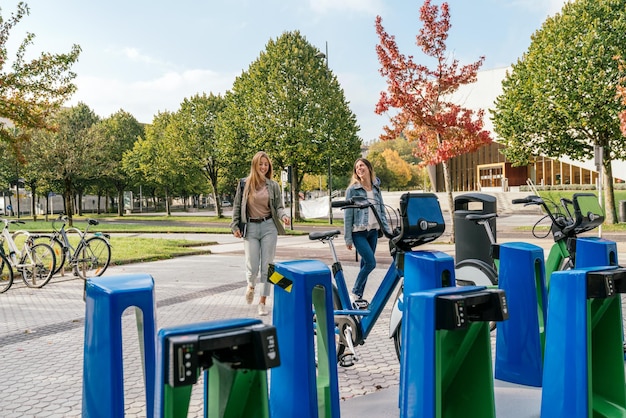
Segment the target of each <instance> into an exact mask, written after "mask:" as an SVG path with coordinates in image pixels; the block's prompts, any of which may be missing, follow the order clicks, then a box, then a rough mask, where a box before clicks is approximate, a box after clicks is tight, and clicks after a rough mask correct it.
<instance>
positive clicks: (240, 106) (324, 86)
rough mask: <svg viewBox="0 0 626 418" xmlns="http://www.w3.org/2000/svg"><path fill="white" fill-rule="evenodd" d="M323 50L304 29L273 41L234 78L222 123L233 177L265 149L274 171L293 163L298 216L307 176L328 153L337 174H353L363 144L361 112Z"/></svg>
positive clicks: (323, 168) (323, 164)
mask: <svg viewBox="0 0 626 418" xmlns="http://www.w3.org/2000/svg"><path fill="white" fill-rule="evenodd" d="M319 53H320V51H319V49H317V48H315V47H314V46H312V45H311V44H310V43H309V42H308V41H307V40H306V39H305V38H304V37H303V36H302V35H301V34H300V33H299V32H298V31H295V32H285V33H283V34H282V35H281V36H280V37H279V38H278V39H276V40H270V41H269V42H268V43H267V45H266V48H265V51H263V52H262V53H261V55H260V56H259V58H258V59H257V60H256V61H255V62H253V63H252V64H251V65H250V67H249V68H248V71H246V72H244V73H242V74H241V76H239V77H238V78H237V79H236V80H235V83H234V84H233V88H232V91H231V92H230V94H229V95H227V106H226V109H225V110H224V113H223V116H222V118H223V119H222V122H221V123H220V124H219V125H220V127H221V128H220V129H222V131H221V133H220V136H222V137H223V138H228V140H229V141H230V145H228V147H227V155H228V156H230V157H229V158H230V161H229V162H228V164H227V165H229V166H230V167H231V169H230V171H231V173H233V174H234V173H238V175H237V176H234V177H233V181H236V178H238V177H241V176H245V175H246V174H247V171H248V169H249V167H250V158H251V157H252V155H254V153H256V152H257V151H259V150H264V151H266V152H268V153H269V155H270V157H271V158H272V160H273V163H274V167H275V171H277V172H278V171H280V168H282V167H286V166H288V165H290V166H291V167H292V180H293V185H292V196H293V197H294V203H293V207H294V210H295V212H294V217H295V218H296V219H298V218H300V213H299V204H298V199H299V197H298V192H299V190H300V187H301V182H302V179H303V177H304V174H307V173H308V174H314V175H315V174H325V173H326V172H327V169H328V161H329V158H330V161H331V167H332V170H333V172H335V171H336V172H346V171H347V170H348V169H350V168H351V167H352V164H353V163H354V160H355V159H356V158H357V157H358V156H359V153H360V146H361V141H360V139H359V138H358V136H357V130H358V126H357V124H356V117H355V115H354V114H353V113H352V111H351V110H350V108H349V106H348V102H347V101H346V99H345V96H344V93H343V90H342V89H341V87H340V85H339V82H338V81H337V78H336V77H335V76H334V75H333V74H332V72H330V70H329V69H328V67H327V66H326V65H325V62H324V61H322V60H321V59H320V58H319ZM233 190H234V184H233Z"/></svg>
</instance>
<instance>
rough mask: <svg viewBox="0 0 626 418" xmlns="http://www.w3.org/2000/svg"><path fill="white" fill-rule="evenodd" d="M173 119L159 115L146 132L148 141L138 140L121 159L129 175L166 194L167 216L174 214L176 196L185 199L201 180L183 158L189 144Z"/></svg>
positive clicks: (164, 113)
mask: <svg viewBox="0 0 626 418" xmlns="http://www.w3.org/2000/svg"><path fill="white" fill-rule="evenodd" d="M174 117H175V116H174V114H173V113H171V112H161V113H159V114H158V115H156V116H155V117H154V119H153V121H152V124H151V125H148V126H146V128H145V138H140V139H139V140H137V141H136V142H135V144H134V145H133V149H132V150H129V151H127V152H126V153H124V157H123V159H122V165H123V167H124V169H125V170H127V172H128V173H129V174H130V175H132V176H134V178H136V179H140V181H142V182H146V183H147V184H149V185H153V186H155V187H156V188H158V189H159V190H161V191H162V192H163V194H164V195H165V211H166V212H167V215H168V216H169V215H171V214H172V210H171V200H172V197H173V196H174V195H175V193H176V192H178V193H179V195H180V196H184V195H186V194H188V193H189V190H193V189H194V188H196V187H199V183H198V182H197V181H196V180H197V178H198V176H200V173H199V172H197V171H196V172H194V164H195V165H196V166H197V163H196V162H190V161H189V159H186V158H184V155H186V154H185V152H186V151H185V148H186V146H187V144H185V143H183V142H182V141H181V138H180V135H179V131H178V126H177V124H175V123H174Z"/></svg>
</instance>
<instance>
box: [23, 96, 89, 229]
mask: <svg viewBox="0 0 626 418" xmlns="http://www.w3.org/2000/svg"><path fill="white" fill-rule="evenodd" d="M98 121H99V118H98V116H97V115H96V114H95V113H94V111H93V110H91V109H90V108H89V107H88V106H87V105H85V104H84V103H79V104H78V105H76V106H74V107H71V108H63V109H61V110H59V111H58V112H57V113H56V114H55V115H54V117H53V119H52V123H53V124H54V131H53V132H48V131H40V132H38V134H37V138H36V147H33V148H32V151H31V152H30V153H29V154H28V161H29V164H33V165H34V166H35V167H39V170H41V171H39V173H40V175H41V176H42V177H44V178H46V179H49V181H50V182H57V184H59V185H60V188H61V189H62V191H63V200H64V202H65V212H66V214H67V216H68V218H69V223H70V224H71V223H72V217H73V215H74V204H73V196H74V194H75V193H80V191H81V190H84V187H85V185H86V184H87V183H88V182H89V181H91V180H93V179H94V178H97V177H98V176H99V175H100V173H99V172H98V170H97V167H98V161H99V160H100V153H99V144H98V143H97V142H96V141H95V139H94V137H93V136H92V135H90V129H91V127H92V126H93V125H94V124H95V123H97V122H98ZM44 167H45V169H44Z"/></svg>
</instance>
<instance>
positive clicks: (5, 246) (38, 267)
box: [0, 219, 56, 293]
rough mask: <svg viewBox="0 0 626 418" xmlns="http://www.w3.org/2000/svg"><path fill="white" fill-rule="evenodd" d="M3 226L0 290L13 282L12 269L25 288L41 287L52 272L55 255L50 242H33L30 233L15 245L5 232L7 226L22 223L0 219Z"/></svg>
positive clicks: (0, 246)
mask: <svg viewBox="0 0 626 418" xmlns="http://www.w3.org/2000/svg"><path fill="white" fill-rule="evenodd" d="M2 221H3V222H4V228H2V233H1V234H0V262H1V263H2V265H1V266H0V293H3V292H6V291H7V290H9V288H10V287H11V285H12V284H13V277H14V272H13V270H15V271H17V272H18V273H20V275H21V276H22V280H23V281H24V283H25V284H26V286H28V287H34V288H41V287H44V286H45V285H46V284H47V283H48V282H49V281H50V278H51V277H52V274H53V272H54V264H55V259H56V257H55V255H54V251H53V250H52V248H51V247H50V245H48V244H45V243H35V242H34V239H33V236H31V235H28V234H26V235H25V239H24V243H23V244H22V245H21V248H20V245H18V243H17V242H16V241H15V239H14V238H13V235H12V234H11V233H10V232H9V225H11V224H23V223H24V222H22V221H19V220H10V219H2Z"/></svg>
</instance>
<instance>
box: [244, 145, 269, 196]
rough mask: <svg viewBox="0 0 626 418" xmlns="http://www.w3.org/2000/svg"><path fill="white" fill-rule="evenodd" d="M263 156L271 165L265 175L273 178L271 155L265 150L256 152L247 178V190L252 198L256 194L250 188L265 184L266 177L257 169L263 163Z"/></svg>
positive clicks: (253, 188) (254, 188)
mask: <svg viewBox="0 0 626 418" xmlns="http://www.w3.org/2000/svg"><path fill="white" fill-rule="evenodd" d="M262 158H266V159H267V162H268V163H269V165H270V168H269V170H267V173H265V177H266V178H268V179H270V180H271V179H272V175H273V174H274V169H273V166H272V160H271V159H270V157H269V155H267V153H266V152H265V151H259V152H257V153H256V154H254V157H252V163H251V164H250V174H248V177H247V178H246V188H245V192H246V193H248V198H251V197H252V196H253V195H254V194H253V193H250V190H257V189H259V188H261V186H263V185H264V184H265V179H264V178H263V177H262V176H261V175H260V174H259V170H257V168H258V167H259V165H260V164H261V159H262ZM252 198H253V197H252Z"/></svg>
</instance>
